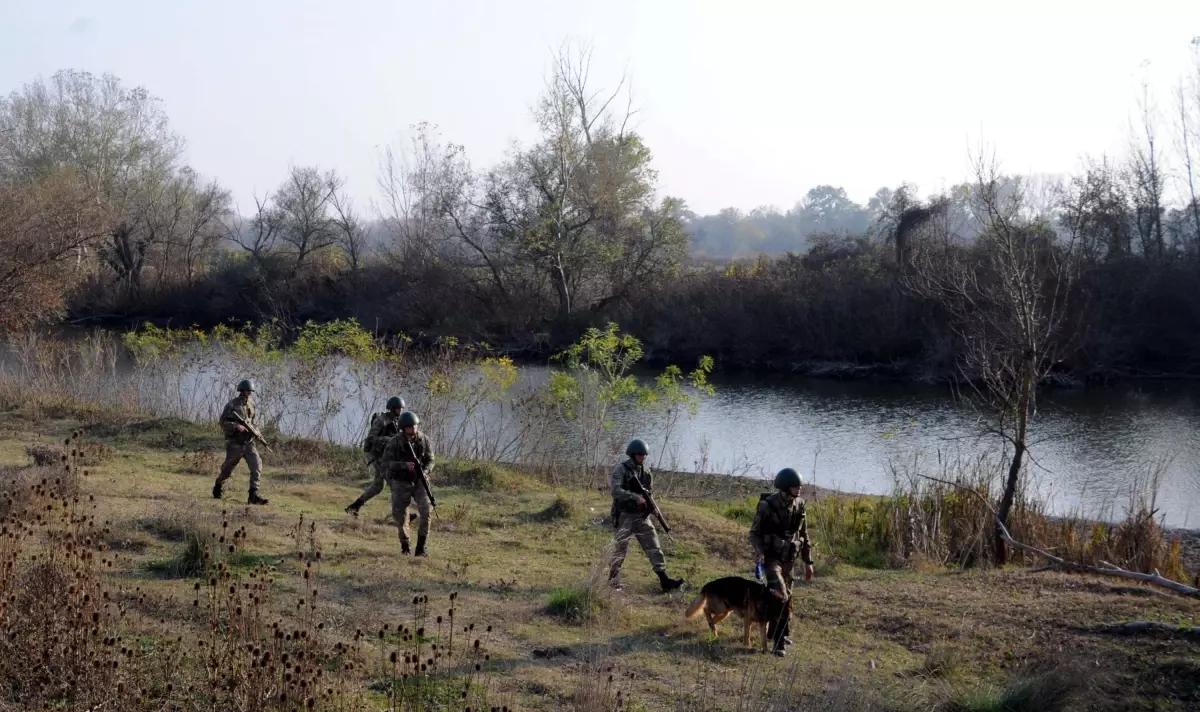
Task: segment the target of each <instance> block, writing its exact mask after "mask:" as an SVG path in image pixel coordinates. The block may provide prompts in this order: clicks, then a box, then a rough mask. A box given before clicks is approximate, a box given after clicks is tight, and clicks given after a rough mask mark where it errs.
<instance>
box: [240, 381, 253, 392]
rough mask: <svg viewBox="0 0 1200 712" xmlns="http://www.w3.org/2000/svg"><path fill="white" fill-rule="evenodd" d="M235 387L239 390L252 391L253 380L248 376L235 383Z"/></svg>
mask: <svg viewBox="0 0 1200 712" xmlns="http://www.w3.org/2000/svg"><path fill="white" fill-rule="evenodd" d="M237 389H238V390H239V391H253V390H254V381H251V380H250V379H249V378H247V379H245V380H243V381H242V382H241V383H239V384H238V385H237Z"/></svg>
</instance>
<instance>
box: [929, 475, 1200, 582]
mask: <svg viewBox="0 0 1200 712" xmlns="http://www.w3.org/2000/svg"><path fill="white" fill-rule="evenodd" d="M920 476H921V477H924V478H925V479H927V480H933V481H934V482H941V483H942V484H945V485H950V486H951V487H957V488H958V489H961V490H965V491H967V492H970V493H971V494H973V495H975V496H976V497H978V498H979V499H980V501H982V502H983V504H984V506H985V507H987V508H988V511H989V512H991V513H992V517H993V518H994V519H995V520H996V526H997V527H999V529H1000V538H1001V539H1003V540H1004V542H1005V543H1006V544H1008V545H1009V546H1012V547H1016V548H1017V549H1021V550H1024V551H1028V552H1030V553H1031V554H1036V555H1037V556H1040V557H1042V558H1043V559H1045V560H1046V563H1047V564H1049V565H1050V566H1051V567H1052V568H1055V569H1059V570H1062V571H1074V572H1076V573H1084V574H1097V575H1100V576H1117V577H1120V578H1126V579H1133V580H1134V581H1143V582H1145V583H1149V584H1153V585H1155V586H1160V587H1162V588H1167V589H1170V590H1172V591H1174V592H1175V593H1178V594H1179V595H1181V596H1188V597H1190V598H1200V588H1194V587H1192V586H1188V585H1187V584H1184V583H1180V582H1178V581H1173V580H1171V579H1169V578H1166V577H1164V576H1163V575H1161V574H1160V573H1159V572H1158V569H1155V570H1154V573H1152V574H1144V573H1141V572H1138V571H1128V570H1126V569H1123V568H1121V567H1119V566H1114V565H1113V564H1110V563H1109V562H1107V561H1101V562H1100V563H1101V564H1102V566H1089V565H1087V564H1080V563H1076V562H1074V561H1067V560H1066V559H1064V558H1062V557H1059V556H1055V555H1054V554H1051V553H1050V552H1048V551H1043V550H1042V549H1039V548H1037V547H1036V546H1030V545H1029V544H1023V543H1021V542H1019V541H1017V540H1016V539H1014V538H1013V537H1012V534H1010V533H1009V531H1008V527H1006V526H1004V522H1002V521H1000V515H999V514H997V513H996V510H995V509H994V508H993V507H992V503H991V502H989V501H987V498H986V497H984V496H983V495H981V494H979V493H978V492H976V491H975V490H973V489H971V488H970V487H964V486H962V485H961V484H959V483H957V482H950V481H949V480H942V479H938V478H937V477H930V476H928V475H920Z"/></svg>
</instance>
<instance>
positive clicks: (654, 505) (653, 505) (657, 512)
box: [631, 469, 674, 541]
mask: <svg viewBox="0 0 1200 712" xmlns="http://www.w3.org/2000/svg"><path fill="white" fill-rule="evenodd" d="M631 473H632V474H633V481H634V483H635V484H636V485H637V486H638V489H639V490H641V492H640V494H641V495H642V496H643V497H645V498H646V504H648V505H650V512H651V513H652V514H653V515H654V518H655V519H657V520H658V523H659V524H661V525H662V528H663V531H664V532H666V533H667V534H670V533H671V527H670V526H668V525H667V518H666V517H664V516H663V513H662V510H661V509H659V508H658V502H655V501H654V497H652V496H650V490H648V489H646V485H644V484H642V480H641V478H640V477H638V473H637V470H636V469H634V470H631ZM672 541H674V539H672Z"/></svg>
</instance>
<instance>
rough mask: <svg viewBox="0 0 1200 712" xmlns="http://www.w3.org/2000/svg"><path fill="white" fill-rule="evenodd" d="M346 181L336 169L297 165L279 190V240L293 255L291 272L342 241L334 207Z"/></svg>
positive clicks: (276, 195) (276, 193) (293, 273)
mask: <svg viewBox="0 0 1200 712" xmlns="http://www.w3.org/2000/svg"><path fill="white" fill-rule="evenodd" d="M342 186H343V181H342V179H341V178H340V177H339V176H338V175H337V173H335V172H333V171H327V172H325V173H322V172H321V171H320V170H318V169H317V168H312V167H293V168H292V169H291V170H290V171H289V173H288V179H287V180H286V181H284V183H283V185H281V186H280V187H279V190H277V191H275V195H274V205H273V209H274V212H275V220H276V221H277V223H278V240H279V242H280V243H282V244H283V245H287V246H288V247H287V249H288V250H289V252H290V257H291V258H292V267H291V274H292V275H293V276H294V275H295V274H296V273H297V272H299V271H300V270H301V269H303V268H304V266H305V263H306V261H308V260H309V259H310V258H311V257H312V256H313V255H314V254H317V253H320V252H322V251H323V250H325V249H327V248H329V247H332V246H333V245H335V244H337V242H338V235H339V231H338V228H337V225H336V224H335V222H334V219H333V216H332V212H331V209H332V207H333V199H334V196H335V195H336V194H337V193H338V191H340V190H341V189H342Z"/></svg>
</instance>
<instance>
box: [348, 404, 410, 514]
mask: <svg viewBox="0 0 1200 712" xmlns="http://www.w3.org/2000/svg"><path fill="white" fill-rule="evenodd" d="M403 410H404V399H403V398H401V397H399V396H392V397H391V398H388V402H387V411H386V412H383V413H376V414H375V415H373V416H372V417H371V427H370V429H369V430H368V431H367V438H366V439H365V440H363V452H365V453H367V456H368V457H369V458H371V459H370V465H371V467H372V468H373V469H374V470H375V479H374V480H372V481H371V484H369V485H367V488H366V489H364V490H363V493H362V494H361V495H359V496H358V499H356V500H354V501H353V502H351V503H350V506H349V507H346V514H353V515H354V516H355V517H356V518H357V517H358V510H360V509H362V506H363V505H364V504H366V503H367V502H369V501H370V500H371V498H372V497H374V496H375V495H377V494H379V493H380V492H382V491H383V483H384V482H385V481H386V480H387V470H385V469H384V468H383V449H384V448H385V447H387V444H388V440H390V439H391V438H392V437H393V436H394V435H396V434H397V433H399V432H400V412H401V411H403Z"/></svg>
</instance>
